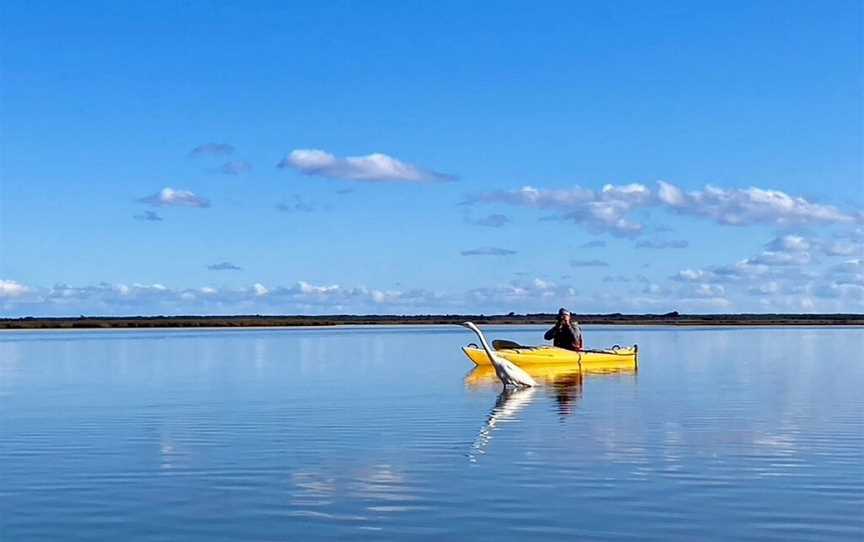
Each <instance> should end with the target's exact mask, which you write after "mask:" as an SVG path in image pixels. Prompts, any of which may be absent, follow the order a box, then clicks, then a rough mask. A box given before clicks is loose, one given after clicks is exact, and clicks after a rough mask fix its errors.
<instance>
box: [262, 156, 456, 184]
mask: <svg viewBox="0 0 864 542" xmlns="http://www.w3.org/2000/svg"><path fill="white" fill-rule="evenodd" d="M276 166H277V167H279V168H293V169H296V170H297V171H300V172H301V173H304V174H306V175H317V176H321V177H329V178H332V179H344V180H349V181H369V182H386V181H390V182H432V181H452V180H454V179H455V177H453V176H452V175H447V174H445V173H439V172H436V171H431V170H426V169H421V168H419V167H417V166H413V165H411V164H407V163H405V162H402V161H400V160H398V159H396V158H393V157H392V156H388V155H386V154H381V153H373V154H369V155H366V156H349V157H346V158H338V157H336V156H334V155H332V154H330V153H328V152H325V151H322V150H317V149H296V150H293V151H291V153H290V154H289V155H288V157H287V158H285V159H284V160H282V161H281V162H279V163H278V164H277V165H276Z"/></svg>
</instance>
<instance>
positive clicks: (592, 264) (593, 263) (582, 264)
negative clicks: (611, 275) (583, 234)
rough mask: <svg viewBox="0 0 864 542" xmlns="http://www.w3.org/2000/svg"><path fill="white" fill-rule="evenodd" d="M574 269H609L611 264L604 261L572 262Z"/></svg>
mask: <svg viewBox="0 0 864 542" xmlns="http://www.w3.org/2000/svg"><path fill="white" fill-rule="evenodd" d="M570 265H572V266H573V267H609V262H604V261H603V260H570Z"/></svg>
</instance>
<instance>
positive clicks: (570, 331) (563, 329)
mask: <svg viewBox="0 0 864 542" xmlns="http://www.w3.org/2000/svg"><path fill="white" fill-rule="evenodd" d="M543 338H544V339H546V340H547V341H552V344H553V345H555V346H557V347H558V348H566V349H567V350H581V349H582V330H581V329H580V328H579V324H578V323H576V322H572V323H571V324H570V325H569V326H566V325H564V323H563V322H558V323H556V324H555V327H553V328H552V329H550V330H549V331H547V332H546V334H545V335H543Z"/></svg>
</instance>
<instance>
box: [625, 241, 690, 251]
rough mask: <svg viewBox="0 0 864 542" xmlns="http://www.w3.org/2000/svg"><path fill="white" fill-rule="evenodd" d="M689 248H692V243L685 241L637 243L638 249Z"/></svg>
mask: <svg viewBox="0 0 864 542" xmlns="http://www.w3.org/2000/svg"><path fill="white" fill-rule="evenodd" d="M688 246H690V243H688V242H687V241H683V240H665V239H646V240H642V241H638V242H637V243H636V248H653V249H657V250H663V249H667V248H687V247H688Z"/></svg>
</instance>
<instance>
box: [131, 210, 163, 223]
mask: <svg viewBox="0 0 864 542" xmlns="http://www.w3.org/2000/svg"><path fill="white" fill-rule="evenodd" d="M132 218H134V219H135V220H144V221H147V222H162V217H161V216H159V214H158V213H156V212H155V211H144V212H143V213H141V214H140V215H135V216H133V217H132Z"/></svg>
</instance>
